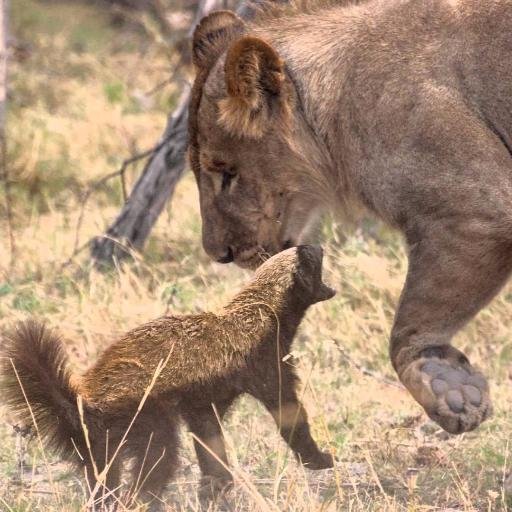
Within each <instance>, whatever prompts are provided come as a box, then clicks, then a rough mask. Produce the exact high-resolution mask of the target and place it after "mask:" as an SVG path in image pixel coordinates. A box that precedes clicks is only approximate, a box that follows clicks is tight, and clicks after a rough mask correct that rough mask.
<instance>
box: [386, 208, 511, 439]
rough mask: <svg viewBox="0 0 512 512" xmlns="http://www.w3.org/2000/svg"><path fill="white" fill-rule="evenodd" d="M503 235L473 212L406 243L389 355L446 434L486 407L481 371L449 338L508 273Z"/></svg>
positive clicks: (479, 417) (470, 425)
mask: <svg viewBox="0 0 512 512" xmlns="http://www.w3.org/2000/svg"><path fill="white" fill-rule="evenodd" d="M504 235H505V233H503V231H502V230H500V229H493V228H492V226H490V225H486V224H485V223H484V222H483V221H481V220H480V219H474V218H473V219H472V218H467V217H463V218H459V219H456V218H455V219H454V218H452V219H449V220H446V219H445V220H443V221H439V222H438V224H437V225H433V226H431V228H430V230H429V232H428V233H425V235H424V236H423V237H421V238H420V239H419V240H417V241H415V243H414V244H413V245H412V246H411V248H410V256H409V271H408V275H407V279H406V284H405V288H404V290H403V293H402V297H401V299H400V304H399V308H398V311H397V314H396V318H395V324H394V327H393V330H392V335H391V358H392V362H393V365H394V367H395V369H396V371H397V373H398V375H399V377H400V379H401V381H402V382H403V383H404V385H405V386H406V387H407V389H408V390H409V391H410V392H411V394H412V395H413V396H414V398H415V399H416V400H417V401H418V402H419V403H420V404H421V405H422V406H423V408H424V409H425V411H426V412H427V414H428V415H429V416H430V417H431V418H432V419H433V420H434V421H436V422H437V423H438V424H439V425H441V427H443V428H444V429H445V430H447V431H448V432H451V433H461V432H465V431H469V430H472V429H474V428H476V427H477V426H478V425H480V423H481V422H482V421H484V420H485V419H486V418H487V417H488V416H489V415H490V414H491V402H490V398H489V388H488V385H487V381H486V379H485V377H484V376H483V375H482V374H481V373H480V372H479V371H478V370H476V369H475V368H474V367H473V366H472V365H471V364H470V362H469V361H468V359H467V357H466V356H465V355H464V354H463V353H462V352H460V351H459V350H457V349H455V348H454V347H452V346H451V345H450V340H451V337H452V336H453V335H454V334H455V332H456V331H457V330H458V329H459V328H460V327H462V326H463V325H464V324H465V323H466V322H467V321H468V320H470V319H471V318H472V317H473V316H474V315H475V314H476V313H477V312H478V311H479V310H480V308H482V307H483V306H484V305H485V304H486V303H487V302H488V301H489V300H490V299H491V298H492V297H493V296H494V295H495V294H496V293H497V291H498V290H499V289H500V287H501V286H502V284H503V283H504V281H505V279H506V278H507V276H508V275H509V272H510V270H511V268H512V240H511V238H508V239H507V238H505V236H504ZM510 236H512V233H510Z"/></svg>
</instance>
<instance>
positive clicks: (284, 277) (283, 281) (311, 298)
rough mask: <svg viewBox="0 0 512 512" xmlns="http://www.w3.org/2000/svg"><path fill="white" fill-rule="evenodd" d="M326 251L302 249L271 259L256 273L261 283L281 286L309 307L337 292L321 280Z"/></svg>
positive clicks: (280, 254)
mask: <svg viewBox="0 0 512 512" xmlns="http://www.w3.org/2000/svg"><path fill="white" fill-rule="evenodd" d="M322 261H323V250H322V248H321V247H320V246H318V245H299V246H297V247H292V248H290V249H286V250H285V251H282V252H280V253H278V254H276V255H275V256H272V257H271V258H270V259H268V260H267V261H266V262H265V263H263V265H261V266H260V267H259V268H258V269H257V270H256V273H255V279H257V280H258V281H259V282H260V283H264V282H268V283H269V284H275V283H279V284H280V285H281V287H282V288H283V289H284V290H285V291H286V290H288V289H289V290H290V291H291V290H292V288H293V293H296V294H299V296H300V298H301V299H302V300H303V301H304V302H307V303H309V304H314V303H315V302H320V301H323V300H328V299H330V298H332V297H334V295H335V294H336V291H335V290H334V289H332V288H331V287H330V286H328V285H326V284H325V283H324V281H323V279H322Z"/></svg>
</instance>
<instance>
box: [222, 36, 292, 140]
mask: <svg viewBox="0 0 512 512" xmlns="http://www.w3.org/2000/svg"><path fill="white" fill-rule="evenodd" d="M224 69H225V75H226V90H227V94H228V96H227V98H226V99H223V100H220V102H219V111H220V118H219V120H220V122H221V124H222V125H223V126H224V127H225V128H226V129H227V130H228V131H230V132H231V133H232V134H233V135H239V136H245V137H250V138H256V139H257V138H259V137H261V136H262V135H263V133H264V131H265V129H266V128H267V126H268V123H269V121H270V119H271V117H272V115H273V114H278V111H279V109H280V107H282V106H283V105H285V103H286V101H284V98H283V97H282V93H283V87H284V83H285V74H284V63H283V61H282V60H281V58H280V57H279V55H278V54H277V53H276V51H275V50H274V49H273V48H272V47H271V46H270V45H269V44H268V43H266V42H265V41H263V40H262V39H259V38H258V37H252V36H244V37H241V38H240V39H238V40H236V41H235V42H234V43H232V44H231V46H230V47H229V50H228V52H227V55H226V63H225V68H224Z"/></svg>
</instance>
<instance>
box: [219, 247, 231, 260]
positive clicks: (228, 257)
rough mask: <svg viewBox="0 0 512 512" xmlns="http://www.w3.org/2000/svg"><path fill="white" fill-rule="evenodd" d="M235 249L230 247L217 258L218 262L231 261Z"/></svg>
mask: <svg viewBox="0 0 512 512" xmlns="http://www.w3.org/2000/svg"><path fill="white" fill-rule="evenodd" d="M233 259H234V257H233V249H231V247H228V250H227V252H226V254H224V256H222V257H220V258H217V263H231V262H232V261H233Z"/></svg>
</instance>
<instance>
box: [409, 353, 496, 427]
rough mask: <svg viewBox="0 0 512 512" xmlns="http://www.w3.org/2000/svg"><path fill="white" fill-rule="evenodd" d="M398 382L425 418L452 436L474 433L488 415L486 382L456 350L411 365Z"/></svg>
mask: <svg viewBox="0 0 512 512" xmlns="http://www.w3.org/2000/svg"><path fill="white" fill-rule="evenodd" d="M401 380H402V382H403V383H404V384H405V386H406V387H407V388H408V389H409V391H410V392H411V394H412V395H413V396H414V398H415V399H416V400H417V401H418V402H419V403H420V404H421V405H422V406H423V408H424V409H425V411H426V412H427V414H428V415H429V416H430V417H431V418H432V419H433V420H434V421H435V422H437V423H438V424H439V425H440V426H441V427H443V428H444V429H445V430H446V431H448V432H450V433H452V434H460V433H462V432H467V431H469V430H473V429H474V428H476V427H478V425H480V423H482V422H483V421H484V420H485V419H486V418H488V417H489V416H490V415H491V412H492V406H491V402H490V398H489V387H488V385H487V380H486V379H485V377H484V376H483V375H482V374H481V373H480V372H478V371H477V370H476V369H474V368H473V367H472V366H471V364H469V362H468V361H467V360H466V359H465V358H463V357H462V358H461V357H460V356H458V355H457V352H456V351H455V349H453V352H452V351H448V352H446V353H445V354H441V353H440V354H439V356H436V355H429V356H428V357H420V358H419V359H417V360H415V361H413V362H412V363H411V364H410V365H409V366H408V367H407V368H406V369H405V370H404V371H403V372H402V374H401Z"/></svg>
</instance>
